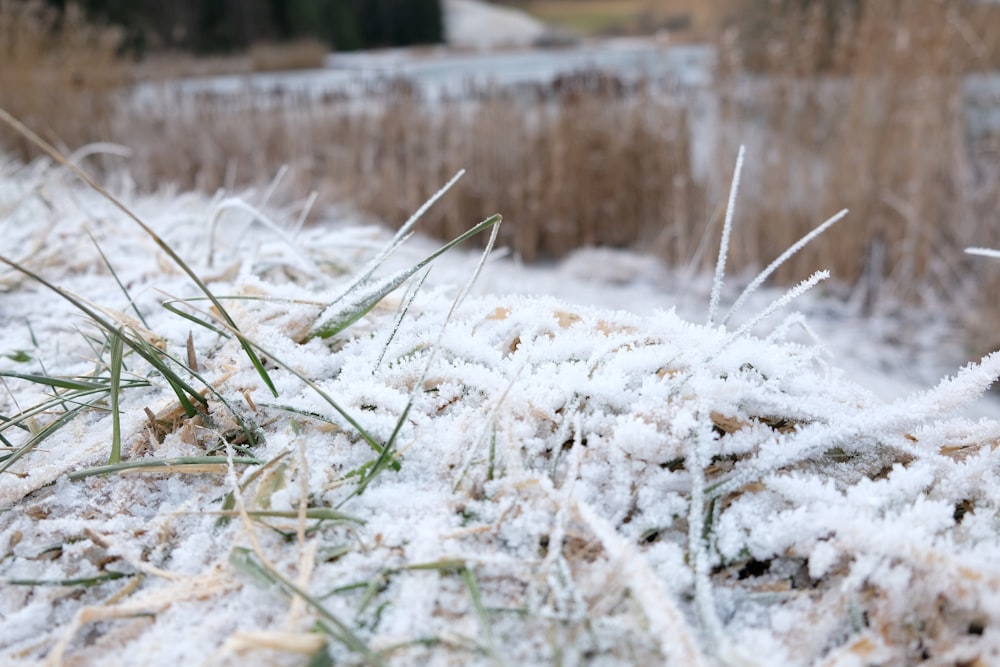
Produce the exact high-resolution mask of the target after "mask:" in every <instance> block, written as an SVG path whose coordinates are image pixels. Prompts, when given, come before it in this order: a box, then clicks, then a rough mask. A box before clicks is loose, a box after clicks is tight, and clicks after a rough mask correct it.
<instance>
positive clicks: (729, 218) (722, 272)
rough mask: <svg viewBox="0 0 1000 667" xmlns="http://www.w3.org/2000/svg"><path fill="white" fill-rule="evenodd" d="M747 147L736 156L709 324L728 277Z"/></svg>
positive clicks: (743, 147)
mask: <svg viewBox="0 0 1000 667" xmlns="http://www.w3.org/2000/svg"><path fill="white" fill-rule="evenodd" d="M745 152H746V146H740V152H739V154H738V155H737V156H736V168H735V169H734V170H733V184H732V186H731V187H730V188H729V203H728V205H727V206H726V221H725V223H724V224H723V225H722V240H721V241H720V242H719V260H718V261H717V262H716V263H715V278H714V279H713V280H712V296H711V297H710V298H709V302H708V324H709V326H711V325H712V324H713V323H714V322H715V315H716V313H717V312H718V311H719V298H720V296H721V295H722V280H723V279H724V278H725V277H726V256H727V255H728V254H729V235H730V233H731V232H732V230H733V212H734V211H735V210H736V193H737V192H738V191H739V189H740V174H741V173H742V172H743V154H744V153H745Z"/></svg>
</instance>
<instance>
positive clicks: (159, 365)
mask: <svg viewBox="0 0 1000 667" xmlns="http://www.w3.org/2000/svg"><path fill="white" fill-rule="evenodd" d="M2 112H3V109H0V116H2ZM0 262H2V263H4V264H6V265H7V266H9V267H11V268H12V269H15V270H17V271H20V272H21V273H23V274H24V275H26V276H28V277H29V278H31V279H32V280H35V281H36V282H38V283H40V284H42V285H44V286H45V287H47V288H48V289H50V290H52V291H53V292H55V293H56V294H58V295H59V296H61V297H62V298H64V299H66V300H67V301H69V302H70V303H71V304H73V306H75V307H76V308H77V309H78V310H80V311H82V312H83V313H84V314H85V315H86V316H87V317H89V318H90V319H91V320H92V321H93V322H94V323H95V324H96V325H98V326H99V327H100V328H101V329H103V330H104V331H105V332H107V333H108V334H109V335H111V336H115V335H118V334H119V329H118V327H116V326H115V325H113V324H112V323H111V322H109V321H108V320H106V319H105V318H104V317H102V316H101V315H100V314H99V313H97V311H95V310H94V309H93V308H91V307H90V306H88V305H87V304H86V303H84V302H83V300H81V299H80V298H79V297H77V296H76V295H74V294H73V293H71V292H68V291H66V290H64V289H63V288H61V287H59V286H57V285H55V284H53V283H51V282H49V281H48V280H46V279H45V278H43V277H42V276H40V275H38V274H37V273H35V272H34V271H31V270H30V269H28V268H26V267H24V266H21V265H20V264H18V263H17V262H14V261H11V260H10V259H8V258H6V257H0ZM122 340H123V342H124V343H125V344H126V345H128V346H129V347H130V348H132V350H134V351H135V352H136V354H138V355H139V356H140V357H142V358H143V359H145V360H146V361H147V362H149V364H150V365H151V366H153V368H155V369H156V370H157V371H159V372H160V374H162V375H163V377H164V379H166V380H167V382H168V383H170V386H171V388H172V389H173V390H174V393H176V394H177V398H178V400H179V401H180V402H181V405H183V406H184V409H185V411H186V412H187V413H188V416H192V417H193V416H194V415H195V414H196V413H197V411H196V410H195V408H194V405H193V404H192V403H191V401H190V400H189V399H188V396H190V397H191V398H194V399H195V400H196V401H198V402H199V403H201V404H202V405H207V404H208V401H206V400H205V397H204V396H202V395H201V394H200V393H198V392H197V391H196V390H195V389H194V388H192V387H191V386H189V385H188V384H187V383H186V382H184V381H183V380H182V379H181V378H180V377H179V376H178V375H177V374H176V373H174V372H173V370H171V369H170V368H169V367H168V366H167V364H165V363H164V362H163V359H162V355H161V352H160V350H159V349H157V348H156V347H154V346H153V345H152V344H150V343H149V341H147V340H145V339H143V338H142V337H141V336H140V337H137V338H136V339H135V340H133V339H131V338H129V337H127V336H123V337H122Z"/></svg>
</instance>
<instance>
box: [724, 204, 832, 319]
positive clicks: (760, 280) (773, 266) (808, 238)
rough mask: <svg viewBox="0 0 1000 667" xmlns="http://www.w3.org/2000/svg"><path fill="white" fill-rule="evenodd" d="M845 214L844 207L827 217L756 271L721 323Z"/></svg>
mask: <svg viewBox="0 0 1000 667" xmlns="http://www.w3.org/2000/svg"><path fill="white" fill-rule="evenodd" d="M846 215H847V209H846V208H845V209H843V210H842V211H840V212H839V213H837V214H836V215H834V216H833V217H831V218H829V219H827V221H826V222H824V223H823V224H821V225H820V226H819V227H816V228H815V229H814V230H812V231H811V232H809V233H808V234H806V235H805V236H803V237H802V238H801V239H799V240H798V241H797V242H796V243H795V244H793V245H792V246H790V247H789V248H788V250H786V251H785V252H783V253H781V256H780V257H778V259H776V260H774V261H773V262H771V263H770V265H768V267H767V268H766V269H764V270H763V271H761V272H760V273H758V274H757V277H756V278H754V279H753V281H752V282H751V283H750V284H749V285H747V286H746V289H744V290H743V293H742V294H740V297H739V298H738V299H736V303H734V304H733V307H732V308H730V309H729V312H728V313H726V316H725V317H724V318H722V323H723V324H725V323H726V322H728V321H729V318H731V317H732V316H733V314H734V313H735V312H736V311H737V310H739V308H740V306H742V305H743V302H744V301H746V300H747V298H748V297H749V296H750V295H751V294H753V293H754V292H755V291H757V288H758V287H760V286H761V285H763V284H764V281H765V280H767V279H768V277H770V275H771V274H772V273H774V272H775V271H776V270H777V269H778V267H779V266H781V265H782V264H784V263H785V262H787V261H788V259H789V258H790V257H791V256H792V255H794V254H795V253H797V252H798V251H799V250H802V248H804V247H805V246H806V245H808V244H809V243H811V242H812V240H813V239H814V238H816V237H817V236H819V235H820V234H822V233H823V232H825V231H826V230H827V229H829V228H830V227H833V226H834V225H835V224H836V223H838V222H840V221H841V220H843V219H844V217H845V216H846Z"/></svg>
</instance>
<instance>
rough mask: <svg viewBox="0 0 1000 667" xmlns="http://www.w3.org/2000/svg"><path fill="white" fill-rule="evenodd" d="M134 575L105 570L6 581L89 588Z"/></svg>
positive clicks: (32, 584)
mask: <svg viewBox="0 0 1000 667" xmlns="http://www.w3.org/2000/svg"><path fill="white" fill-rule="evenodd" d="M134 576H135V575H134V574H127V573H125V572H105V573H104V574H97V575H94V576H93V577H79V578H76V579H8V580H7V581H6V583H7V584H9V585H11V586H83V587H84V588H89V587H90V586H97V585H98V584H103V583H105V582H108V581H114V580H115V579H123V578H125V577H134Z"/></svg>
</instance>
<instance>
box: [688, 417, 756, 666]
mask: <svg viewBox="0 0 1000 667" xmlns="http://www.w3.org/2000/svg"><path fill="white" fill-rule="evenodd" d="M699 412H701V410H699ZM698 422H699V426H698V427H696V428H697V430H696V431H695V432H694V433H692V437H691V439H690V442H691V444H690V447H689V448H688V453H687V458H688V460H689V461H690V464H689V465H688V466H687V468H688V471H689V472H690V474H691V503H690V506H689V510H688V554H689V558H690V559H691V561H692V563H693V564H694V603H695V607H696V609H697V612H698V617H699V618H700V619H701V624H702V628H703V629H704V631H705V635H706V637H705V638H706V639H707V640H708V643H709V644H710V645H711V646H713V647H715V651H714V652H715V656H716V657H717V658H718V659H719V660H720V661H721V662H722V664H724V665H732V666H734V667H752V666H754V665H756V663H755V662H754V661H752V660H750V659H748V658H746V657H745V656H743V655H742V654H741V653H740V652H739V651H738V649H737V648H736V647H735V646H734V645H733V643H732V642H731V641H730V640H729V637H728V636H727V635H726V631H725V628H723V626H722V620H721V619H720V618H719V614H718V613H717V612H716V610H715V594H714V592H713V591H712V578H711V563H710V558H709V544H708V538H707V537H706V536H705V535H703V530H704V526H705V521H706V517H705V468H706V467H707V466H708V464H709V460H708V457H707V456H706V454H705V450H704V447H703V446H702V440H703V439H705V438H706V437H708V438H711V436H710V435H707V434H706V433H705V430H704V428H703V426H707V424H710V423H711V422H710V421H706V420H704V419H699V420H698Z"/></svg>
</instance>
